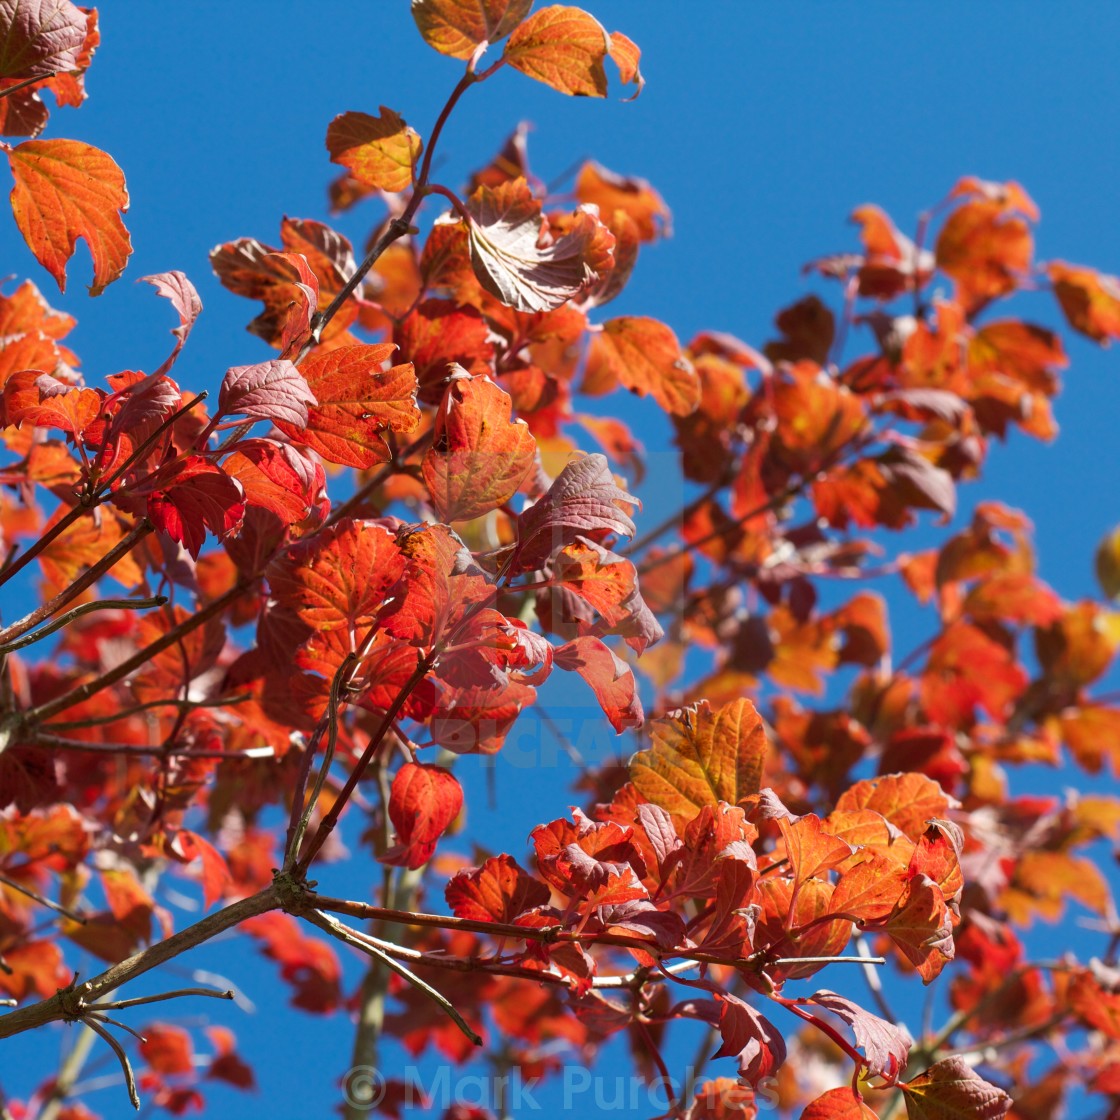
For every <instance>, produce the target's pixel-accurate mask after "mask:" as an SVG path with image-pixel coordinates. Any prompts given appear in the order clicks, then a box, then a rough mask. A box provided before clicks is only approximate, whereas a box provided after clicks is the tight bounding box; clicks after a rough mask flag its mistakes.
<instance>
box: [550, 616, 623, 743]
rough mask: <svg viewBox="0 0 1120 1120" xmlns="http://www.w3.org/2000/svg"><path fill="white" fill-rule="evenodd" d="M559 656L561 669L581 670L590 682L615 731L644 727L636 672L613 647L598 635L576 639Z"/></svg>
mask: <svg viewBox="0 0 1120 1120" xmlns="http://www.w3.org/2000/svg"><path fill="white" fill-rule="evenodd" d="M555 656H556V664H557V665H559V666H560V668H561V669H567V670H569V671H574V672H577V673H579V675H580V676H581V677H583V679H584V680H585V681H587V683H588V684H589V685H590V686H591V688H592V691H594V693H595V698H596V699H597V700H598V701H599V706H600V707H601V708H602V709H603V712H604V713H605V715H606V717H607V719H608V720H610V723H611V726H612V727H613V728H614V729H615V731H617V732H619V733H620V734H621V733H622V732H623V731H625V730H626V729H627V728H629V727H641V726H642V722H643V721H644V719H645V715H644V713H643V712H642V702H641V700H640V699H639V697H638V688H637V684H636V683H635V681H634V674H633V672H632V671H631V669H630V666H629V665H627V664H626V663H625V662H624V661H621V660H620V659H619V658H618V656H617V655H616V654H615V652H614V651H613V650H612V649H611V648H610V647H609V646H607V645H604V643H603V642H602V641H600V639H598V638H592V637H586V638H575V639H573V640H572V641H570V642H568V643H567V644H566V645H563V646H561V647H560V648H559V649H558V650H556V654H555Z"/></svg>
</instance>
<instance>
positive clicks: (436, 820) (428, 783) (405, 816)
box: [379, 762, 463, 870]
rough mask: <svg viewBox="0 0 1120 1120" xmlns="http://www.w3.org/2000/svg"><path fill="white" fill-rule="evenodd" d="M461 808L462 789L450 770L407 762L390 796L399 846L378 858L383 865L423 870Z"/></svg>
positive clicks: (390, 808)
mask: <svg viewBox="0 0 1120 1120" xmlns="http://www.w3.org/2000/svg"><path fill="white" fill-rule="evenodd" d="M462 807H463V790H462V788H461V787H460V785H459V783H458V781H456V779H455V775H454V774H452V773H451V771H450V770H444V769H443V767H442V766H431V765H428V764H426V763H416V762H406V763H405V764H404V765H403V766H402V767H401V768H400V769H399V770H398V771H397V773H396V776H395V777H394V778H393V785H392V789H391V790H390V794H389V819H390V820H391V821H392V822H393V827H394V828H395V829H396V843H395V844H394V845H393V847H392V848H390V849H389V850H388V851H387V852H386V853H385V854H384V855H382V856H380V857H379V858H380V860H381V862H382V863H391V864H394V865H396V866H398V867H401V866H403V867H408V868H410V869H412V870H415V869H416V868H418V867H423V866H424V864H426V863H427V862H428V860H430V859H431V858H432V855H433V853H434V852H435V850H436V842H437V841H438V840H439V838H440V837H441V836H442V835H443V833H444V832H445V831H446V829H447V826H448V825H449V824H451V822H452V821H454V820H455V818H456V817H457V816H458V815H459V810H460V809H462Z"/></svg>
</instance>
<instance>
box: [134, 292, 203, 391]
mask: <svg viewBox="0 0 1120 1120" xmlns="http://www.w3.org/2000/svg"><path fill="white" fill-rule="evenodd" d="M140 279H141V280H142V281H143V282H144V283H145V284H151V285H152V287H153V288H155V290H156V291H157V292H158V293H159V294H160V295H161V296H163V298H164V299H166V300H168V301H169V302H170V304H171V306H172V307H173V308H174V309H175V312H176V314H177V315H178V316H179V325H178V326H177V327H172V328H171V333H172V334H173V335H174V336H175V347H174V349H173V350H172V351H171V353H170V355H168V357H167V358H166V359H165V360H164V362H163V364H162V365H161V366H160V367H159V369H157V370H156V371H155V375H154V376H159V375H160V374H163V373H167V371H168V370H169V369H170V368H171V367H172V366H173V365H174V364H175V359H176V358H178V357H179V354H180V352H181V351H182V349H183V346H184V344H185V343H186V341H187V336H188V335H189V334H190V333H191V330H192V329H193V327H194V325H195V323H196V322H197V321H198V317H199V315H201V314H202V300H201V299H200V298H199V295H198V291H197V290H196V289H195V286H194V285H193V284H192V283H191V282H190V280H188V279H187V277H186V275H185V274H184V273H182V272H179V271H177V270H176V271H172V272H158V273H156V274H155V275H153V276H141V277H140Z"/></svg>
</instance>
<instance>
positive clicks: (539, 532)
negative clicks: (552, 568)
mask: <svg viewBox="0 0 1120 1120" xmlns="http://www.w3.org/2000/svg"><path fill="white" fill-rule="evenodd" d="M639 504H640V503H639V502H638V499H637V498H634V497H632V496H631V495H630V494H628V493H626V491H625V490H623V489H622V488H621V487H619V486H616V485H615V482H614V479H613V477H612V476H611V472H610V469H609V468H608V466H607V460H606V457H605V456H603V455H587V456H584V457H583V458H580V459H576V460H574V461H573V462H571V463H569V464H568V465H567V466H566V467H565V468H564V469H563V470H562V471H561V472H560V474H559V475H558V476H557V478H556V481H555V482H553V484H552V485H551V486H550V487H549V489H548V492H547V493H546V494H545V495H544V497H542V498H541V499H540V500H539V501H537V502H536V503H535V504H534V505H532V506H530V507H529V508H528V509H527V510H526V511H525V512H524V513H523V514H522V515H521V516H520V517H519V518H518V520H517V541H518V543H517V549H516V552H515V553H514V558H513V559H512V560H511V562H510V570H511V571H515V572H516V571H526V570H528V569H532V568H537V567H540V566H541V564H543V563H544V562H545V561H546V560H547V559H548V557H549V556H550V555H552V553H553V552H555V551H556V550H557V549H560V548H563V547H564V546H565V545H566V544H570V543H571V542H572V541H574V540H575V539H576V538H577V537H578V536H581V535H583V534H586V533H590V532H604V531H607V532H612V533H618V534H620V535H622V536H627V537H631V536H633V535H634V532H635V525H634V522H633V521H632V520H631V519H630V515H629V513H628V512H627V509H626V507H627V506H636V505H639Z"/></svg>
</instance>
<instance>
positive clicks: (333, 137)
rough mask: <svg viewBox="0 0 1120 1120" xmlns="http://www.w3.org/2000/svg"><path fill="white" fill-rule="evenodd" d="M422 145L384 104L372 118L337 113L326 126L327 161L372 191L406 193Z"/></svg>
mask: <svg viewBox="0 0 1120 1120" xmlns="http://www.w3.org/2000/svg"><path fill="white" fill-rule="evenodd" d="M413 14H415V8H414V9H413ZM423 146H424V145H423V142H422V141H421V139H420V137H419V136H418V135H417V133H416V132H415V131H414V130H413V129H411V128H409V127H408V125H406V124H405V123H404V121H403V120H402V119H401V117H400V116H399V115H398V114H396V113H394V112H393V110H392V109H386V108H385V106H384V105H382V106H381V112H380V113H379V114H378V115H377V116H376V117H371V116H370V115H369V113H355V112H349V113H341V114H340V115H339V116H337V117H335V118H334V120H333V121H331V123H330V124H329V125H328V126H327V151H329V152H330V154H331V162H332V163H339V164H341V165H342V166H343V167H345V168H348V169H349V171H350V174H351V175H353V176H354V178H355V179H357V180H358V182H359V183H361V184H362V185H363V186H366V187H370V188H371V189H373V190H378V191H403V190H407V189H408V187H409V186H410V184H411V183H412V175H413V169H414V168H415V167H416V163H417V160H419V158H420V152H421V150H422V149H423Z"/></svg>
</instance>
